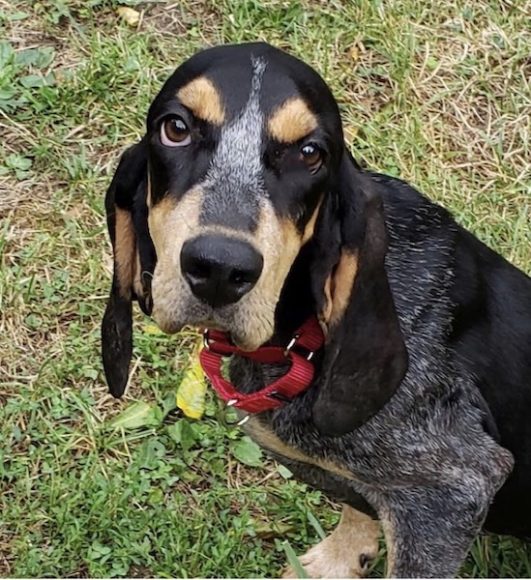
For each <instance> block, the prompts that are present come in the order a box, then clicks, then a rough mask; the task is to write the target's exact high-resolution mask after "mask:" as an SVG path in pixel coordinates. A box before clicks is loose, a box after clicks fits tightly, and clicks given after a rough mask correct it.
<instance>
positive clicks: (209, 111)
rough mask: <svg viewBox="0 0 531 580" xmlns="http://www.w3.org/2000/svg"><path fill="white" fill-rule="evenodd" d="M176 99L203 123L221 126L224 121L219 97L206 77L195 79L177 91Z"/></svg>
mask: <svg viewBox="0 0 531 580" xmlns="http://www.w3.org/2000/svg"><path fill="white" fill-rule="evenodd" d="M177 97H178V98H179V99H180V100H181V103H182V104H183V105H184V106H185V107H188V108H189V109H190V110H191V111H192V113H193V114H194V115H195V116H196V117H199V118H200V119H202V120H203V121H208V122H209V123H214V125H221V124H222V123H223V121H224V120H225V111H224V107H223V103H222V99H221V95H220V94H219V91H218V90H217V88H216V87H215V86H214V84H213V83H212V81H211V80H209V79H207V78H206V77H197V78H196V79H194V80H193V81H190V82H189V83H188V84H187V85H185V86H184V87H182V88H181V89H179V90H178V92H177Z"/></svg>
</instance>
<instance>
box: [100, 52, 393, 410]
mask: <svg viewBox="0 0 531 580" xmlns="http://www.w3.org/2000/svg"><path fill="white" fill-rule="evenodd" d="M106 209H107V213H108V223H109V229H110V232H111V239H112V241H113V246H114V257H115V271H114V280H113V290H112V292H111V298H110V301H109V304H108V307H107V311H106V315H105V319H104V324H103V346H104V362H105V368H106V374H107V379H108V381H109V384H110V387H111V392H113V393H114V394H116V395H120V394H121V393H122V392H123V389H124V387H125V383H126V381H127V369H128V365H129V360H130V357H131V344H132V342H131V300H132V299H133V298H135V297H136V298H137V299H138V300H139V302H140V304H141V306H142V308H143V309H144V311H146V312H151V313H152V316H153V318H154V319H155V321H156V322H157V324H158V325H159V326H160V327H161V328H162V329H163V330H164V331H166V332H170V333H171V332H177V331H178V330H180V329H181V328H182V327H183V326H184V325H194V326H199V327H211V328H219V329H222V330H225V331H227V332H228V333H230V335H231V337H232V340H233V341H234V342H235V343H236V344H237V345H238V346H240V347H241V348H243V349H247V350H254V349H256V348H257V347H259V346H260V345H261V344H263V343H264V342H266V341H267V340H268V339H270V338H271V337H272V335H273V334H274V331H275V311H276V310H277V307H278V303H279V297H280V296H281V292H282V289H283V287H284V284H285V281H286V279H287V277H288V274H289V272H290V269H291V267H292V266H293V264H294V262H295V260H296V258H297V256H298V255H299V254H300V252H301V249H302V248H303V246H305V245H306V244H307V243H308V242H309V241H310V240H311V241H312V244H313V252H312V255H313V256H314V259H313V261H312V264H311V279H312V283H311V286H312V291H313V295H314V299H315V309H316V312H317V313H318V315H319V317H320V319H321V321H322V322H323V324H324V325H326V326H327V328H328V329H329V331H330V334H329V344H330V345H333V344H335V342H334V340H335V341H336V342H337V341H339V340H340V339H339V337H340V336H343V337H344V339H345V340H348V341H349V343H350V346H349V348H352V349H354V348H359V349H360V352H361V353H362V356H361V359H363V356H366V357H369V356H370V357H372V363H371V364H372V366H374V365H378V364H380V363H383V362H384V363H385V365H384V366H385V367H386V368H385V370H382V372H383V373H384V374H385V372H388V371H389V368H388V367H389V364H388V363H389V361H388V360H387V359H388V358H389V357H391V358H394V356H395V354H396V353H395V352H394V350H395V347H396V346H397V345H396V344H395V343H397V341H398V339H399V334H400V332H399V329H398V323H397V321H396V315H395V313H394V306H393V303H392V299H391V295H390V292H389V288H388V284H387V278H386V276H385V272H384V269H383V260H384V256H385V250H386V236H385V226H384V223H383V218H382V210H381V204H380V201H379V199H378V198H377V196H375V195H374V193H373V192H372V191H371V188H370V184H369V182H368V181H367V180H366V178H364V176H363V173H362V172H361V171H360V170H359V169H358V168H357V166H356V165H355V163H354V162H353V160H352V158H351V157H350V154H349V153H348V151H347V150H346V148H345V145H344V142H343V132H342V127H341V119H340V115H339V111H338V107H337V104H336V102H335V100H334V98H333V96H332V94H331V92H330V90H329V89H328V87H327V86H326V84H325V83H324V81H323V80H322V79H321V77H320V76H319V75H318V74H317V73H316V72H315V71H314V70H313V69H311V68H310V67H309V66H307V65H305V64H304V63H302V62H301V61H299V60H298V59H296V58H294V57H292V56H290V55H288V54H286V53H284V52H282V51H280V50H277V49H275V48H273V47H271V46H269V45H266V44H260V43H255V44H246V45H238V46H223V47H218V48H213V49H209V50H205V51H203V52H201V53H199V54H197V55H195V56H193V57H192V58H191V59H190V60H188V61H187V62H185V63H184V64H183V65H181V66H180V67H179V68H178V69H177V70H176V71H175V73H174V74H173V75H172V76H171V77H170V79H169V80H168V81H167V82H166V84H165V85H164V87H163V88H162V90H161V92H160V93H159V95H158V96H157V97H156V99H155V100H154V102H153V104H152V105H151V107H150V110H149V114H148V117H147V127H146V134H145V136H144V138H143V139H142V141H141V142H140V143H139V144H137V145H135V146H133V147H132V148H131V149H130V150H128V151H127V152H126V153H125V154H124V156H123V158H122V160H121V162H120V165H119V167H118V170H117V172H116V175H115V177H114V179H113V182H112V184H111V187H110V188H109V191H108V194H107V200H106ZM353 304H355V306H352V305H353ZM347 317H350V318H349V321H348V324H342V322H344V321H346V319H347ZM360 324H362V325H364V327H363V328H359V325H360ZM369 325H370V327H369ZM390 328H391V332H390ZM356 333H357V334H358V335H359V337H358V336H357V335H356ZM360 333H361V334H360ZM371 333H373V334H375V333H377V336H376V335H374V336H373V337H372V338H369V339H368V340H367V338H368V337H370V336H371ZM345 334H346V335H348V336H345ZM381 334H384V335H385V336H384V338H385V340H384V346H383V353H382V352H381V349H380V346H381V345H378V348H373V346H372V345H373V344H375V343H376V342H378V339H379V337H380V336H381ZM363 336H364V337H365V340H358V338H362V337H363ZM334 337H336V338H335V339H334ZM353 341H354V342H353ZM337 344H338V345H339V342H337ZM385 344H389V345H390V346H389V348H388V347H386V346H385ZM399 346H400V348H402V347H403V343H402V342H401V338H400V345H399ZM371 349H372V350H371ZM391 351H393V352H391ZM336 358H337V355H336ZM384 359H385V360H384ZM335 364H336V366H337V360H335ZM362 366H363V365H362ZM359 370H360V371H362V370H363V369H361V367H360V369H359ZM356 374H358V373H356ZM377 374H379V375H380V374H381V373H377ZM371 380H372V381H374V380H375V378H373V379H371ZM391 382H393V383H396V378H395V377H394V376H393V377H392V381H391ZM395 386H396V385H395ZM324 392H325V390H323V393H324ZM321 403H322V405H321V406H322V408H323V409H325V408H326V406H327V405H328V404H329V402H327V401H326V400H324V399H323V400H322V401H321Z"/></svg>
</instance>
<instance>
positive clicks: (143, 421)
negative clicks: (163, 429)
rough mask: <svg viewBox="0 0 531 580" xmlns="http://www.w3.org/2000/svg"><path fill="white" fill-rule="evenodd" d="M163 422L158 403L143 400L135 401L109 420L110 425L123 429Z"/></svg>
mask: <svg viewBox="0 0 531 580" xmlns="http://www.w3.org/2000/svg"><path fill="white" fill-rule="evenodd" d="M161 422H162V412H161V410H160V409H159V407H157V406H156V405H150V404H149V403H144V402H143V401H138V402H136V403H133V404H132V405H130V406H129V407H127V409H125V411H123V412H122V413H120V414H119V415H117V416H116V417H114V419H112V420H111V421H110V422H109V426H110V427H114V428H116V427H121V428H122V429H138V428H140V427H156V426H158V425H160V424H161Z"/></svg>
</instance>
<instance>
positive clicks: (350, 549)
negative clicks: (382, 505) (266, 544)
mask: <svg viewBox="0 0 531 580" xmlns="http://www.w3.org/2000/svg"><path fill="white" fill-rule="evenodd" d="M349 540H350V541H348V540H347V539H346V538H345V537H344V536H343V535H342V534H335V533H332V534H331V535H330V536H328V538H325V539H324V540H323V541H322V542H320V543H319V544H317V545H316V546H314V547H313V548H311V549H310V550H308V552H306V554H304V555H303V556H301V557H300V558H299V562H300V563H301V565H302V567H303V568H304V570H305V571H306V574H307V575H308V576H309V577H310V578H364V577H365V576H366V575H367V572H368V571H369V567H370V564H371V562H372V560H374V558H375V557H376V555H377V553H378V541H377V539H375V538H374V536H372V537H371V536H370V535H369V536H365V537H363V536H358V537H356V538H355V541H352V540H353V539H352V538H349ZM282 577H283V578H297V574H296V573H295V570H293V568H292V567H291V566H289V567H288V568H287V569H286V570H285V572H284V574H283V575H282Z"/></svg>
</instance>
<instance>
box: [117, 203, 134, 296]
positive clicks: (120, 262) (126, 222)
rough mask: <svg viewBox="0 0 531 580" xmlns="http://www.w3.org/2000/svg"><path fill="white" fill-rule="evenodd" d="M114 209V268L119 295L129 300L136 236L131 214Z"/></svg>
mask: <svg viewBox="0 0 531 580" xmlns="http://www.w3.org/2000/svg"><path fill="white" fill-rule="evenodd" d="M114 207H115V238H114V267H115V270H116V277H117V279H118V286H119V291H120V295H121V296H122V297H123V298H126V299H127V300H130V299H131V289H132V287H133V277H134V268H135V254H136V235H135V229H134V227H133V217H132V216H131V213H130V212H128V211H126V210H125V209H121V208H119V207H118V206H114Z"/></svg>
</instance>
